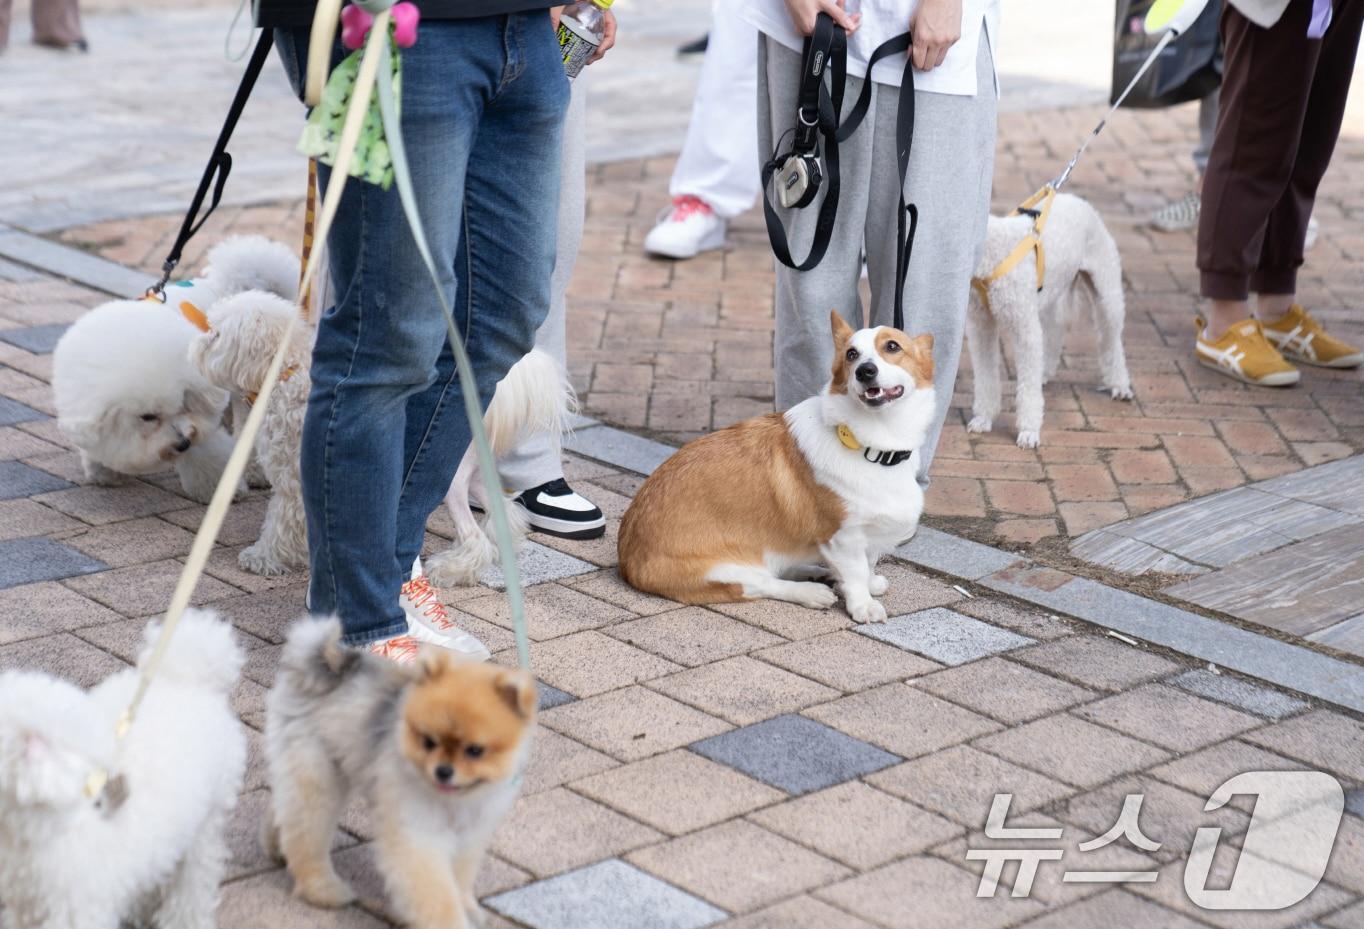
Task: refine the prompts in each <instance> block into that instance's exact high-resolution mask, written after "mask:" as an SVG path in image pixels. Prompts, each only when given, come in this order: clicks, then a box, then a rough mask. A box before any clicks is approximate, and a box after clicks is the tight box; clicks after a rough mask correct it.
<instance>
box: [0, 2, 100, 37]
mask: <svg viewBox="0 0 1364 929" xmlns="http://www.w3.org/2000/svg"><path fill="white" fill-rule="evenodd" d="M13 6H14V0H0V49H3V48H5V46H7V45H9V22H10V17H11V15H12V13H13ZM30 12H31V14H32V19H33V41H35V42H38V43H41V44H43V45H70V44H71V43H72V42H75V41H76V40H78V39H80V38H82V33H81V13H80V0H33V9H32V10H31V11H30Z"/></svg>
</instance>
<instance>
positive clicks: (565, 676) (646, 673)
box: [466, 604, 681, 697]
mask: <svg viewBox="0 0 1364 929" xmlns="http://www.w3.org/2000/svg"><path fill="white" fill-rule="evenodd" d="M466 606H467V604H466ZM531 670H532V671H533V672H534V673H535V676H536V677H538V678H539V679H540V680H543V681H547V682H548V683H550V684H552V685H553V686H555V687H558V688H559V689H560V690H565V691H567V692H568V693H571V694H573V695H574V696H575V697H590V696H593V695H594V694H601V693H605V692H607V691H608V690H615V689H617V688H619V687H625V686H628V685H630V684H637V683H639V682H641V681H647V680H652V679H653V678H656V677H661V676H663V675H665V674H670V673H672V672H674V671H680V670H681V667H680V666H679V665H676V664H673V663H672V662H671V661H667V660H665V659H663V658H659V657H658V656H657V655H650V654H649V653H648V652H645V651H641V650H640V649H638V648H635V647H633V646H631V645H626V644H625V643H624V642H620V641H617V640H616V639H613V638H611V637H610V636H605V635H602V634H601V633H600V632H596V631H594V630H589V631H586V632H575V633H573V634H572V635H565V636H560V637H559V638H557V639H550V640H549V641H546V642H539V643H536V647H535V648H534V649H532V650H531Z"/></svg>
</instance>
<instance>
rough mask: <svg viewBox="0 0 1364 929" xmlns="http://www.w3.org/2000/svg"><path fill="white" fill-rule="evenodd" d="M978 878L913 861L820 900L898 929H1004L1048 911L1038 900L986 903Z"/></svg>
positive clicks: (929, 861)
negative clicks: (982, 896) (979, 893)
mask: <svg viewBox="0 0 1364 929" xmlns="http://www.w3.org/2000/svg"><path fill="white" fill-rule="evenodd" d="M976 884H977V879H976V877H975V875H973V874H971V873H970V872H968V871H966V870H963V869H961V868H958V867H954V866H953V865H950V864H948V863H947V862H945V861H942V860H940V859H936V858H925V857H918V858H908V859H905V860H904V861H899V862H895V863H894V864H888V865H885V866H884V867H881V868H878V869H877V870H875V871H870V872H868V873H866V874H862V875H859V876H857V877H854V878H850V879H848V880H846V881H843V882H841V883H838V884H835V885H833V886H832V887H826V888H824V889H822V890H819V891H816V893H815V896H817V897H819V899H821V900H826V901H828V902H829V903H832V904H834V905H835V906H837V907H839V908H840V909H845V910H848V911H850V912H852V913H855V914H856V915H858V916H861V917H863V918H865V919H868V920H871V921H874V922H876V923H878V924H879V925H883V926H896V927H898V929H1000V927H1003V926H1007V925H1011V924H1013V923H1016V922H1021V921H1023V920H1025V919H1027V918H1028V917H1029V916H1032V915H1034V914H1036V913H1038V912H1040V911H1041V910H1042V905H1041V904H1040V903H1039V902H1037V901H1036V900H1021V899H1020V900H1015V899H1000V900H991V899H981V898H978V897H977V896H976Z"/></svg>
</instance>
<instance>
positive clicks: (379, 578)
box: [276, 10, 568, 645]
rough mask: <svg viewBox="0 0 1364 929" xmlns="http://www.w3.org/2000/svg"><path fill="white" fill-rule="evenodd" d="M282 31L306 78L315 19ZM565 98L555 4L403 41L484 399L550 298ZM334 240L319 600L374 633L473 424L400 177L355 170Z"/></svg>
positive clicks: (323, 364) (387, 626)
mask: <svg viewBox="0 0 1364 929" xmlns="http://www.w3.org/2000/svg"><path fill="white" fill-rule="evenodd" d="M276 46H277V48H278V49H279V51H280V56H281V58H282V59H283V60H284V64H285V70H286V72H288V73H289V77H290V80H291V81H293V83H294V87H295V88H296V89H297V88H298V87H299V86H300V83H301V81H300V75H301V74H302V73H303V69H304V68H305V67H306V61H305V58H306V54H307V31H306V30H291V31H280V32H278V33H277V35H276ZM567 105H568V81H567V80H566V79H565V77H564V71H563V62H562V60H561V59H560V57H559V49H558V43H557V42H556V40H555V37H554V32H553V30H552V29H551V27H550V21H549V14H548V13H547V12H546V11H544V10H539V11H535V12H530V13H520V14H510V15H502V16H491V17H486V18H482V19H467V20H445V21H440V20H437V21H428V22H424V23H422V25H421V37H420V39H419V41H418V42H417V44H416V45H415V46H413V47H412V48H410V49H405V50H404V51H403V52H402V125H403V137H404V140H405V142H406V147H407V155H408V160H409V164H410V167H411V172H412V182H413V185H414V187H415V189H416V195H417V200H418V203H419V204H420V208H421V211H422V221H423V223H424V225H425V232H426V238H427V241H428V242H429V243H430V246H431V250H432V253H433V255H434V257H435V260H436V263H437V270H438V271H439V272H440V275H441V278H442V280H441V286H442V287H443V288H444V289H445V294H446V297H447V298H448V299H449V301H450V304H451V306H453V307H454V309H455V320H456V324H457V325H458V326H459V328H460V329H461V334H462V335H463V336H464V339H465V343H466V345H467V346H468V349H469V356H470V359H471V360H472V362H473V366H474V373H475V375H476V379H477V381H478V389H479V394H480V398H479V399H480V400H481V401H482V403H483V405H484V406H485V407H486V406H487V404H488V401H489V400H490V399H491V398H492V393H493V389H494V388H495V387H496V385H497V382H498V381H500V380H501V379H502V377H503V375H504V374H506V372H507V369H508V368H510V367H511V366H512V365H513V364H515V363H516V362H517V360H519V359H520V358H521V356H522V355H524V354H525V353H526V352H527V351H529V350H530V348H531V347H532V345H533V344H534V340H535V330H536V329H537V328H538V327H539V325H540V323H541V321H542V320H543V319H544V317H545V314H546V312H547V310H548V307H549V299H550V276H551V274H552V273H553V270H554V251H555V217H556V214H557V210H558V203H559V160H560V147H561V131H562V126H563V119H564V112H565V110H566V108H567ZM320 182H321V184H322V185H323V186H324V187H325V185H326V183H327V173H326V172H325V171H324V172H321V177H320ZM327 245H328V248H329V250H330V257H331V275H332V284H333V286H334V289H335V293H336V294H337V303H336V305H335V306H333V307H331V308H329V309H328V310H327V311H326V312H325V313H324V314H323V315H322V318H321V320H320V322H319V325H318V332H317V342H316V344H315V346H314V348H313V362H312V382H313V385H312V393H311V395H310V396H309V398H308V412H307V416H306V418H305V420H304V424H303V448H302V463H301V464H302V481H303V505H304V509H305V510H306V512H307V522H308V548H309V557H310V562H311V570H312V579H311V584H310V587H309V591H308V602H309V607H310V609H311V610H312V611H313V612H314V613H320V614H328V613H334V614H337V615H339V616H340V618H341V623H342V626H343V628H344V630H345V636H344V638H345V641H346V642H347V643H348V644H350V645H363V644H366V643H369V642H373V641H377V640H380V639H385V638H389V637H391V636H394V635H398V634H400V633H402V632H404V631H405V630H406V629H407V623H406V620H405V619H404V615H403V611H402V609H401V608H400V607H399V605H398V592H399V588H400V587H401V585H402V582H403V581H404V580H405V579H406V577H407V574H408V571H409V570H410V569H411V566H412V562H413V560H414V559H415V558H416V557H417V555H418V553H419V552H420V551H421V547H422V541H423V538H424V535H425V529H426V520H427V517H428V516H430V515H431V512H432V511H433V510H434V509H435V508H436V507H437V506H439V505H440V503H441V500H442V499H443V498H444V496H445V492H446V490H447V489H448V488H449V486H450V481H451V479H452V478H453V477H454V473H455V469H456V467H457V466H458V465H459V461H460V458H461V457H462V456H463V455H464V451H465V449H466V448H467V447H468V444H469V425H468V422H467V420H466V417H465V412H464V406H463V399H462V397H461V394H460V388H459V383H458V380H457V379H456V376H455V365H454V356H453V354H452V352H451V350H450V346H449V343H448V341H447V335H446V326H445V318H444V315H443V314H442V312H441V308H440V304H439V302H438V301H437V298H436V294H435V292H434V289H433V287H432V284H431V279H430V276H429V275H428V273H427V270H426V267H425V265H424V264H423V263H422V261H421V258H420V256H419V255H418V254H417V250H416V247H415V246H414V243H413V240H412V235H411V232H410V231H409V229H408V226H407V220H406V219H405V217H404V215H403V210H402V206H401V204H400V202H399V199H398V194H397V189H396V187H395V188H394V189H392V190H388V191H385V190H381V189H380V188H378V187H376V186H374V185H372V184H367V183H364V182H363V181H359V180H355V179H352V180H350V181H349V182H348V183H347V184H346V189H345V192H344V194H343V196H342V199H341V206H340V209H339V211H338V213H337V216H336V221H335V223H334V224H333V226H332V229H331V233H330V235H329V237H328V239H327Z"/></svg>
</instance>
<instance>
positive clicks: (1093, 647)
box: [1010, 635, 1179, 690]
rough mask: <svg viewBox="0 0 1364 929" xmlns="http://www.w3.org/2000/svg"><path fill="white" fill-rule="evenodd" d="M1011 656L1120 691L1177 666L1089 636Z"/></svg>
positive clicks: (1052, 671)
mask: <svg viewBox="0 0 1364 929" xmlns="http://www.w3.org/2000/svg"><path fill="white" fill-rule="evenodd" d="M1010 657H1011V658H1012V659H1014V660H1015V661H1021V662H1023V663H1024V664H1027V665H1031V666H1032V667H1034V668H1038V669H1039V670H1042V671H1047V672H1050V673H1052V674H1056V675H1060V676H1062V677H1066V678H1070V679H1071V680H1073V681H1076V682H1078V683H1080V684H1083V685H1085V686H1087V687H1094V688H1099V689H1102V690H1122V689H1124V688H1127V687H1131V686H1132V685H1134V684H1138V683H1140V682H1142V681H1147V680H1151V679H1152V678H1157V677H1163V676H1164V675H1166V674H1169V673H1171V672H1172V671H1175V670H1177V669H1178V668H1179V666H1178V665H1176V664H1175V663H1174V662H1172V661H1168V660H1166V659H1164V658H1161V657H1160V656H1158V655H1153V654H1151V653H1150V652H1143V651H1140V650H1139V649H1135V648H1131V647H1130V646H1127V645H1123V644H1122V643H1120V642H1118V641H1117V640H1116V639H1112V638H1108V637H1102V636H1091V635H1086V636H1071V637H1069V638H1065V639H1060V640H1057V641H1054V642H1046V643H1044V644H1042V645H1037V646H1034V647H1033V648H1028V649H1020V650H1019V651H1016V652H1014V653H1013V654H1011V655H1010Z"/></svg>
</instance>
